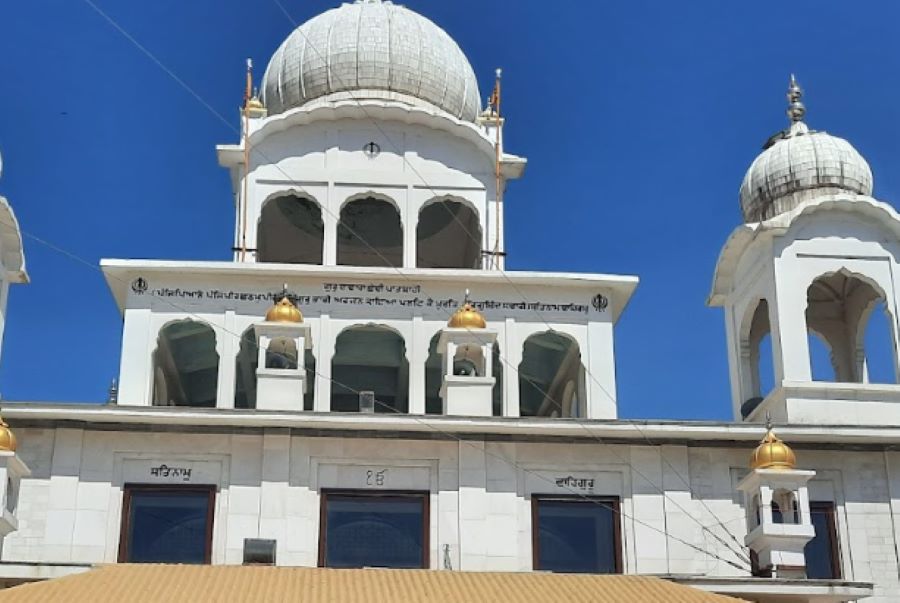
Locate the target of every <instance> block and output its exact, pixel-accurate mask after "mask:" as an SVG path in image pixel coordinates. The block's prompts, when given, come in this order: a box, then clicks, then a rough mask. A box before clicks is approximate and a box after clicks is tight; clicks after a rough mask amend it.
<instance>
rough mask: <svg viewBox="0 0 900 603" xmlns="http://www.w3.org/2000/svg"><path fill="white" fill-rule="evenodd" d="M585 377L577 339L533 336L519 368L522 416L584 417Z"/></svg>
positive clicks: (550, 333) (551, 333) (547, 335)
mask: <svg viewBox="0 0 900 603" xmlns="http://www.w3.org/2000/svg"><path fill="white" fill-rule="evenodd" d="M584 375H585V371H584V366H583V365H582V363H581V352H580V350H579V349H578V344H577V343H575V341H574V340H573V339H571V338H569V337H567V336H565V335H561V334H560V333H556V332H553V331H548V332H545V333H540V334H537V335H532V336H531V337H529V338H528V339H526V340H525V346H524V350H523V353H522V362H521V364H519V414H520V415H521V416H523V417H535V416H538V417H584V416H585V415H586V408H587V405H586V395H585V382H584ZM570 383H571V384H572V386H571V387H568V396H569V397H568V400H566V399H565V397H566V394H567V386H569V384H570Z"/></svg>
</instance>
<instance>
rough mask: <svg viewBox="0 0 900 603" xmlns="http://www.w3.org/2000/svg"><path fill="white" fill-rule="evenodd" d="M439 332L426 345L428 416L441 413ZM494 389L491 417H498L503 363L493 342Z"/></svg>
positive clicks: (500, 404)
mask: <svg viewBox="0 0 900 603" xmlns="http://www.w3.org/2000/svg"><path fill="white" fill-rule="evenodd" d="M440 338H441V332H440V331H438V332H437V333H435V334H434V337H432V338H431V342H430V343H429V344H428V358H427V359H426V360H425V412H426V414H429V415H439V414H441V413H442V412H443V402H442V401H441V384H442V383H443V381H444V364H443V359H442V357H441V355H440V354H438V352H437V344H438V340H439V339H440ZM491 370H492V371H493V375H494V379H496V382H495V383H494V387H493V389H492V393H493V404H492V406H493V415H494V416H495V417H499V416H501V415H502V414H503V361H502V360H501V359H500V344H498V343H497V342H494V353H493V368H492V369H491Z"/></svg>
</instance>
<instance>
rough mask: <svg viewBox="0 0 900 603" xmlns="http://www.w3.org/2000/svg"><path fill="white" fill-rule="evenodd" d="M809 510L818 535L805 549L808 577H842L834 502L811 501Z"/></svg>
mask: <svg viewBox="0 0 900 603" xmlns="http://www.w3.org/2000/svg"><path fill="white" fill-rule="evenodd" d="M809 510H810V512H811V513H812V522H813V525H814V526H815V528H816V536H815V538H813V539H812V540H810V541H809V542H808V543H807V545H806V549H805V550H804V552H805V553H806V577H807V578H823V579H837V578H840V577H841V564H840V561H839V558H838V546H837V526H836V524H835V518H834V503H832V502H811V503H810V504H809Z"/></svg>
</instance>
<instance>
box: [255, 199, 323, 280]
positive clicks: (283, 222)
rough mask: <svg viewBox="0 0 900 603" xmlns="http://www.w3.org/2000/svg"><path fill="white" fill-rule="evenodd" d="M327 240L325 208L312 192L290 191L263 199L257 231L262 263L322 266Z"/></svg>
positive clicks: (258, 248) (258, 259) (257, 243)
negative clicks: (323, 214) (310, 193)
mask: <svg viewBox="0 0 900 603" xmlns="http://www.w3.org/2000/svg"><path fill="white" fill-rule="evenodd" d="M324 241H325V224H324V222H323V220H322V207H321V205H320V204H319V203H318V202H317V201H316V200H315V199H313V198H312V197H310V196H309V195H308V194H306V193H303V192H299V191H295V190H288V191H283V192H278V193H275V194H273V195H271V196H270V197H268V198H267V199H266V200H265V201H264V202H263V205H262V210H261V211H260V216H259V221H258V223H257V231H256V248H257V250H256V259H257V261H258V262H277V263H283V264H319V265H321V264H322V257H323V247H324Z"/></svg>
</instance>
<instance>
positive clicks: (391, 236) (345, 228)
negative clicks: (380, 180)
mask: <svg viewBox="0 0 900 603" xmlns="http://www.w3.org/2000/svg"><path fill="white" fill-rule="evenodd" d="M337 263H338V265H340V266H387V267H401V266H403V222H402V218H401V214H400V208H399V206H398V205H397V203H396V202H395V201H394V200H393V199H391V198H389V197H386V196H384V195H378V194H375V193H366V194H364V195H356V196H353V197H350V198H349V199H347V200H346V201H345V202H344V203H343V205H342V206H341V212H340V222H339V223H338V230H337Z"/></svg>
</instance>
